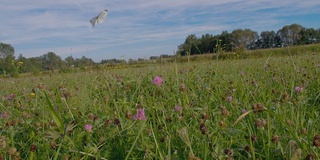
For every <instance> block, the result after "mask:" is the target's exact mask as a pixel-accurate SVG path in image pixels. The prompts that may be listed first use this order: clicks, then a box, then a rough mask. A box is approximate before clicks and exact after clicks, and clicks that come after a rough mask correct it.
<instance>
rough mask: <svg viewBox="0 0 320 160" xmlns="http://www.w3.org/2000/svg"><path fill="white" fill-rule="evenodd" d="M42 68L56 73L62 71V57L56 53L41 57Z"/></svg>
mask: <svg viewBox="0 0 320 160" xmlns="http://www.w3.org/2000/svg"><path fill="white" fill-rule="evenodd" d="M41 59H42V66H43V67H44V68H45V69H47V70H52V71H54V70H55V69H60V68H61V67H62V66H63V61H62V59H61V57H60V56H58V55H57V54H55V53H54V52H48V53H47V54H44V55H43V56H41Z"/></svg>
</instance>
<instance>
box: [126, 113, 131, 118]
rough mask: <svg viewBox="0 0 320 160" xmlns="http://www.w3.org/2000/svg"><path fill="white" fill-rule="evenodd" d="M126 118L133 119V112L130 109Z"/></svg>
mask: <svg viewBox="0 0 320 160" xmlns="http://www.w3.org/2000/svg"><path fill="white" fill-rule="evenodd" d="M126 118H128V119H131V118H132V113H131V112H130V111H128V112H127V113H126Z"/></svg>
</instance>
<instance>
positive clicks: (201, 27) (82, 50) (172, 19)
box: [0, 0, 320, 61]
mask: <svg viewBox="0 0 320 160" xmlns="http://www.w3.org/2000/svg"><path fill="white" fill-rule="evenodd" d="M318 8H320V1H317V0H306V1H299V0H282V1H279V0H259V1H251V0H225V1H218V0H198V1H195V0H177V1H174V2H173V1H170V0H161V1H156V0H152V1H150V0H123V1H109V2H108V1H105V0H92V1H87V0H56V1H43V0H33V1H4V2H2V4H1V5H0V19H1V24H0V42H4V43H10V44H11V45H13V46H14V47H15V50H16V54H20V53H21V54H23V55H24V56H26V57H32V56H39V55H42V54H45V53H46V52H48V51H53V52H56V53H57V54H59V55H61V56H62V57H65V56H68V55H70V54H72V55H73V56H75V57H81V56H83V55H84V56H86V57H91V58H93V59H94V60H96V61H100V60H101V59H108V58H117V57H119V55H120V54H121V55H126V58H138V57H140V56H143V57H145V56H147V57H148V55H157V54H158V55H159V54H172V51H173V50H176V49H177V46H178V45H179V44H181V43H183V42H184V39H185V37H186V36H187V35H189V34H196V35H198V36H201V35H202V34H205V33H210V34H220V33H221V32H222V31H224V30H227V31H232V30H234V29H237V28H250V29H252V30H255V31H258V32H260V31H265V30H268V31H269V30H275V31H277V30H278V29H280V27H282V26H284V25H288V24H292V23H297V22H302V23H301V25H303V26H304V25H305V24H306V25H308V26H306V27H314V28H319V27H320V21H318V20H313V21H312V20H311V19H310V17H316V16H315V15H318V16H320V11H319V9H318ZM103 9H108V10H109V15H108V16H107V17H106V21H105V23H102V24H99V25H98V26H96V27H95V28H91V26H90V23H89V20H90V19H91V18H92V17H93V16H96V15H97V14H98V13H99V12H100V11H101V10H103ZM301 17H303V20H301ZM298 18H299V19H298ZM304 23H305V24H304ZM71 48H72V49H71Z"/></svg>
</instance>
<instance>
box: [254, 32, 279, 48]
mask: <svg viewBox="0 0 320 160" xmlns="http://www.w3.org/2000/svg"><path fill="white" fill-rule="evenodd" d="M276 36H277V35H276V33H275V32H274V31H263V32H261V33H260V39H259V42H260V45H259V46H258V47H259V48H272V47H275V45H276V44H275V42H276Z"/></svg>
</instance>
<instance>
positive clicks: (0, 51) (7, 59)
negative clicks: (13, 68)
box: [0, 43, 14, 73]
mask: <svg viewBox="0 0 320 160" xmlns="http://www.w3.org/2000/svg"><path fill="white" fill-rule="evenodd" d="M12 58H13V60H14V48H13V47H12V46H11V44H6V43H0V63H1V71H0V73H5V72H8V71H6V68H10V66H8V64H9V65H11V59H12Z"/></svg>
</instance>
